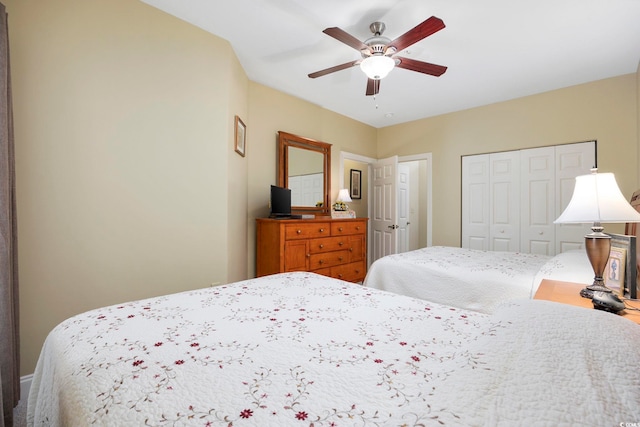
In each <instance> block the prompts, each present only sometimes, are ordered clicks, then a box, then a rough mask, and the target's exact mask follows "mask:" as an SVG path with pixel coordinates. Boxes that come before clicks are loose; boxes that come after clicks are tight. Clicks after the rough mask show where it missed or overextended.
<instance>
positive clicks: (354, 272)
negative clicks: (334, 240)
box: [331, 261, 366, 282]
mask: <svg viewBox="0 0 640 427" xmlns="http://www.w3.org/2000/svg"><path fill="white" fill-rule="evenodd" d="M365 274H366V267H365V264H364V261H358V262H352V263H349V264H344V265H339V266H337V267H331V277H335V278H336V279H340V280H346V281H347V282H361V281H363V280H364V276H365Z"/></svg>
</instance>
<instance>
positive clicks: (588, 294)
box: [580, 222, 611, 299]
mask: <svg viewBox="0 0 640 427" xmlns="http://www.w3.org/2000/svg"><path fill="white" fill-rule="evenodd" d="M602 230H603V228H602V226H601V225H600V223H598V222H597V223H594V224H593V227H591V231H592V232H591V233H589V234H587V235H586V236H584V247H585V250H586V251H587V257H588V258H589V262H590V263H591V267H592V268H593V272H594V274H595V277H594V278H593V283H592V284H591V285H589V286H587V287H586V288H584V289H582V290H581V291H580V296H581V297H583V298H589V299H591V298H593V293H594V292H596V291H599V292H611V289H609V288H607V287H606V286H605V284H604V279H603V278H602V275H603V273H604V270H605V267H606V266H607V261H608V260H609V251H610V250H611V236H609V235H607V234H605V233H603V232H602Z"/></svg>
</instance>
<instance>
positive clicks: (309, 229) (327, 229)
mask: <svg viewBox="0 0 640 427" xmlns="http://www.w3.org/2000/svg"><path fill="white" fill-rule="evenodd" d="M330 235H331V225H330V224H329V223H328V222H314V223H309V224H299V223H298V224H288V225H285V227H284V238H285V239H286V240H292V239H309V238H313V237H325V236H327V237H328V236H330Z"/></svg>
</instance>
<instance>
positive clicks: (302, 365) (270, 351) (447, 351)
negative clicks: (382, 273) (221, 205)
mask: <svg viewBox="0 0 640 427" xmlns="http://www.w3.org/2000/svg"><path fill="white" fill-rule="evenodd" d="M485 317H486V316H485V315H482V314H480V313H469V312H464V311H461V310H457V309H454V308H448V307H442V306H439V305H437V304H433V303H429V302H426V301H420V300H415V299H411V298H407V297H403V296H400V295H393V294H389V293H385V292H381V291H377V290H373V289H368V288H365V287H362V286H360V285H355V284H351V283H346V282H341V281H337V280H333V279H330V278H327V277H324V276H319V275H315V274H311V273H293V274H283V275H274V276H267V277H263V278H260V279H254V280H248V281H245V282H239V283H236V284H232V285H227V286H221V287H217V288H205V289H201V290H196V291H191V292H185V293H180V294H176V295H171V296H165V297H160V298H153V299H148V300H143V301H137V302H131V303H126V304H122V305H119V306H111V307H106V308H101V309H97V310H94V311H90V312H87V313H84V314H81V315H78V316H75V317H73V318H70V319H68V320H66V321H64V322H63V323H61V324H60V325H58V326H57V327H56V328H55V329H54V330H53V331H52V332H51V334H50V335H49V336H48V338H47V340H46V342H45V344H44V346H43V349H42V353H41V356H40V359H39V362H38V366H37V369H36V372H35V374H34V379H33V383H32V387H31V394H30V398H29V409H28V422H29V424H30V425H37V426H89V425H101V426H143V425H152V426H159V425H171V426H187V425H194V426H231V425H233V426H289V425H293V426H311V425H313V426H355V425H359V426H387V425H416V424H420V423H431V422H434V420H437V419H438V418H439V417H440V416H441V414H442V413H443V412H446V411H447V407H446V406H441V407H433V406H429V404H428V402H429V399H430V396H431V395H432V394H433V393H435V392H438V390H433V388H432V387H431V385H430V384H431V383H432V382H433V381H434V380H435V379H437V378H440V379H442V378H445V377H447V376H448V375H449V374H450V369H449V368H448V366H449V365H450V364H451V363H452V361H454V360H464V363H469V364H474V363H475V359H476V357H477V355H474V354H469V353H468V352H467V351H466V350H465V347H466V346H467V345H468V343H469V342H470V341H473V340H475V339H476V337H477V336H479V334H481V327H480V326H481V325H482V323H483V321H484V320H485ZM445 391H446V390H442V392H445Z"/></svg>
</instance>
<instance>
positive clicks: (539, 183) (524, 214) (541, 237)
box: [520, 147, 557, 255]
mask: <svg viewBox="0 0 640 427" xmlns="http://www.w3.org/2000/svg"><path fill="white" fill-rule="evenodd" d="M555 162H556V156H555V150H554V149H553V147H542V148H533V149H529V150H522V151H521V152H520V182H521V189H522V193H521V200H520V206H521V208H520V218H521V224H522V226H521V230H520V247H521V249H522V251H523V252H528V253H532V254H540V255H553V254H555V253H556V248H555V244H556V243H555V240H556V239H555V224H554V223H553V221H555V219H556V217H557V215H556V213H555Z"/></svg>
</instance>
